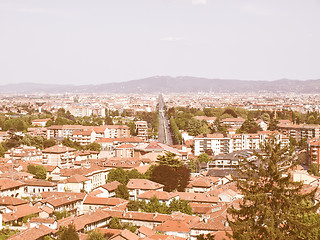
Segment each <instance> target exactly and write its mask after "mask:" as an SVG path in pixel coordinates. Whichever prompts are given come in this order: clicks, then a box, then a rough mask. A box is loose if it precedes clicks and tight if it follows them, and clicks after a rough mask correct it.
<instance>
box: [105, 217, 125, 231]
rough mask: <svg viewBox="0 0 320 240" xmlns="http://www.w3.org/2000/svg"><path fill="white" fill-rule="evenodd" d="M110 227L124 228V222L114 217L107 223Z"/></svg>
mask: <svg viewBox="0 0 320 240" xmlns="http://www.w3.org/2000/svg"><path fill="white" fill-rule="evenodd" d="M107 226H108V228H111V229H122V224H121V222H120V220H119V218H117V217H112V218H111V219H110V221H109V222H108V224H107Z"/></svg>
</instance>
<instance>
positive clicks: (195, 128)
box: [187, 118, 202, 136]
mask: <svg viewBox="0 0 320 240" xmlns="http://www.w3.org/2000/svg"><path fill="white" fill-rule="evenodd" d="M201 129H202V123H201V121H200V120H198V119H196V118H191V120H190V121H189V122H188V127H187V132H188V133H189V134H190V135H191V136H198V135H199V134H201V133H202V131H201Z"/></svg>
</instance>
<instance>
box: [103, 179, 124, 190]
mask: <svg viewBox="0 0 320 240" xmlns="http://www.w3.org/2000/svg"><path fill="white" fill-rule="evenodd" d="M120 184H121V183H119V182H118V181H113V182H109V183H106V184H104V185H102V186H100V187H102V188H104V189H106V190H107V191H109V192H112V191H115V190H116V189H117V187H118V186H119V185H120Z"/></svg>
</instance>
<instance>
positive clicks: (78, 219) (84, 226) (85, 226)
mask: <svg viewBox="0 0 320 240" xmlns="http://www.w3.org/2000/svg"><path fill="white" fill-rule="evenodd" d="M110 218H111V216H110V214H109V213H107V212H106V211H102V210H96V211H91V212H88V213H87V214H82V215H80V216H70V217H67V218H63V219H61V220H58V228H59V227H62V226H64V227H67V226H68V225H69V224H73V225H74V226H75V229H76V231H77V232H86V231H91V230H94V229H96V228H100V227H105V226H106V225H107V223H108V221H109V219H110Z"/></svg>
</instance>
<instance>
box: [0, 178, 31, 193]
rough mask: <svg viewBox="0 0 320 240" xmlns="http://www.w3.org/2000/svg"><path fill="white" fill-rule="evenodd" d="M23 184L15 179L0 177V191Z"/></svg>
mask: <svg viewBox="0 0 320 240" xmlns="http://www.w3.org/2000/svg"><path fill="white" fill-rule="evenodd" d="M24 185H25V184H24V183H23V182H20V181H15V180H12V179H9V178H0V191H4V190H7V189H11V188H16V187H22V186H24Z"/></svg>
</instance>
